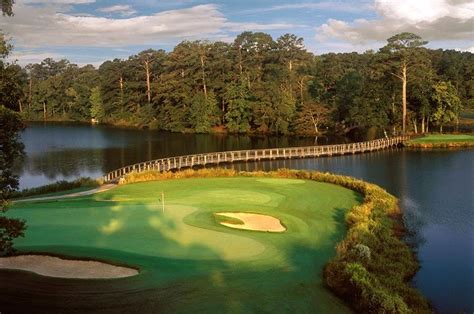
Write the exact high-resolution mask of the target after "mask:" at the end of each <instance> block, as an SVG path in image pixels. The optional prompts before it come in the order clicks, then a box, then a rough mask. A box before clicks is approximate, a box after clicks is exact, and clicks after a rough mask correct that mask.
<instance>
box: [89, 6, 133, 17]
mask: <svg viewBox="0 0 474 314" xmlns="http://www.w3.org/2000/svg"><path fill="white" fill-rule="evenodd" d="M97 11H99V12H102V13H111V14H120V15H121V16H131V15H134V14H135V13H137V11H136V10H135V9H133V8H132V7H131V6H130V5H128V4H127V5H113V6H111V7H105V8H100V9H97Z"/></svg>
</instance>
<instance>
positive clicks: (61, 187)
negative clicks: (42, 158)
mask: <svg viewBox="0 0 474 314" xmlns="http://www.w3.org/2000/svg"><path fill="white" fill-rule="evenodd" d="M100 185H101V183H100V181H98V180H95V179H91V178H79V179H77V180H74V181H64V180H63V181H58V182H55V183H52V184H47V185H43V186H40V187H37V188H31V189H24V190H21V191H18V192H15V193H14V194H13V198H14V199H20V198H28V197H32V196H37V195H41V196H56V195H63V194H67V193H75V192H82V191H86V190H88V189H92V188H95V187H98V186H100Z"/></svg>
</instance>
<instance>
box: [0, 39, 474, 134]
mask: <svg viewBox="0 0 474 314" xmlns="http://www.w3.org/2000/svg"><path fill="white" fill-rule="evenodd" d="M2 42H3V44H2V48H1V49H2V50H1V51H0V53H1V54H2V56H3V57H4V56H6V54H8V52H9V50H10V48H11V47H9V46H8V45H7V44H6V43H5V42H4V41H3V40H2ZM426 43H427V42H425V41H423V40H422V39H421V38H420V37H418V36H416V35H414V34H411V33H402V34H398V35H395V36H393V37H391V38H389V39H388V40H387V44H386V46H384V47H381V48H380V49H379V51H376V52H375V51H367V52H365V53H362V54H361V53H338V54H336V53H329V54H324V55H314V54H312V53H310V52H308V51H307V50H306V49H305V47H304V43H303V39H302V38H298V37H297V36H295V35H292V34H286V35H283V36H281V37H279V38H278V39H276V40H274V39H273V38H272V37H271V36H270V35H268V34H265V33H261V32H244V33H242V34H240V35H238V36H237V37H236V38H235V40H234V42H233V43H226V42H207V41H183V42H181V43H180V44H178V45H177V46H176V47H175V48H174V49H173V50H172V51H170V52H166V51H164V50H152V49H149V50H145V51H142V52H140V53H138V54H137V55H133V56H130V57H129V58H128V59H127V60H120V59H114V60H111V61H106V62H104V63H103V64H102V65H100V67H99V68H98V69H96V68H94V67H93V66H92V65H86V66H83V67H79V66H77V65H76V64H72V63H70V62H69V61H68V60H64V59H63V60H59V61H56V60H53V59H50V58H48V59H45V60H44V61H42V62H41V63H37V64H29V65H27V66H25V67H20V66H19V65H17V64H15V63H9V62H7V61H5V60H6V59H4V58H2V60H3V61H2V64H1V65H0V66H1V69H0V76H1V78H0V79H1V85H0V97H1V99H2V101H3V103H4V104H5V105H6V106H7V107H9V108H11V109H14V110H16V111H19V112H21V113H22V115H23V116H24V117H25V118H26V119H27V120H77V121H91V120H95V121H99V122H100V123H109V124H114V125H127V126H137V127H148V128H153V129H161V130H168V131H176V132H236V133H237V132H238V133H279V134H288V133H298V134H315V133H316V134H317V133H321V132H325V131H327V130H329V131H334V132H347V131H350V130H352V129H355V128H362V129H367V128H373V127H374V128H377V129H379V130H385V131H386V133H387V134H394V133H401V132H405V131H407V132H416V133H419V132H426V131H428V130H432V128H433V127H436V130H439V128H442V126H443V125H448V124H455V123H456V122H457V121H458V119H459V113H460V112H461V110H462V109H463V108H473V107H474V101H473V98H474V97H473V96H474V54H472V53H469V52H459V51H454V50H442V49H438V50H432V49H427V48H425V45H426Z"/></svg>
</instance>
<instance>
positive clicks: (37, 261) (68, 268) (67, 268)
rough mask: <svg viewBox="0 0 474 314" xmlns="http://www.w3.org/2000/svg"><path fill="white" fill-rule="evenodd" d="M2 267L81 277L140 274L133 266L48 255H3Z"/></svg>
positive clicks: (54, 275)
mask: <svg viewBox="0 0 474 314" xmlns="http://www.w3.org/2000/svg"><path fill="white" fill-rule="evenodd" d="M0 269H20V270H27V271H31V272H34V273H37V274H39V275H43V276H49V277H59V278H80V279H109V278H123V277H130V276H135V275H137V274H138V271H137V270H136V269H133V268H127V267H121V266H115V265H110V264H106V263H102V262H97V261H79V260H69V259H62V258H59V257H53V256H47V255H19V256H10V257H1V258H0Z"/></svg>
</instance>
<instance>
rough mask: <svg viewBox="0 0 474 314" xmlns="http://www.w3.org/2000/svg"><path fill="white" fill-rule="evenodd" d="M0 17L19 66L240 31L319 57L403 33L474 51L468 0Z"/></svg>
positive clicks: (89, 8)
mask: <svg viewBox="0 0 474 314" xmlns="http://www.w3.org/2000/svg"><path fill="white" fill-rule="evenodd" d="M14 12H15V16H14V17H1V18H0V29H1V30H2V31H3V32H5V33H7V35H8V36H10V37H11V38H12V42H13V44H14V45H15V50H14V53H13V55H12V59H15V60H17V61H18V63H20V64H27V63H29V62H38V61H41V60H42V59H44V58H46V57H53V58H55V59H59V58H68V59H69V60H71V61H72V62H74V63H78V64H81V65H82V64H87V63H91V64H94V65H96V66H97V65H99V64H100V63H101V62H103V61H105V60H107V59H112V58H127V57H128V56H129V55H132V54H135V53H137V52H139V51H141V50H143V49H147V48H162V49H165V50H170V49H172V48H173V46H174V45H176V44H177V43H178V42H180V41H182V40H185V39H189V40H194V39H202V40H211V41H215V40H223V41H232V40H233V38H234V37H235V36H236V35H237V34H239V33H241V32H242V31H262V32H266V33H269V34H271V35H272V36H273V37H274V38H277V37H278V36H280V35H282V34H285V33H294V34H296V35H298V36H301V37H303V38H304V40H305V45H306V48H307V49H308V50H310V51H312V52H314V53H316V54H321V53H326V52H330V51H333V52H350V51H359V52H362V51H365V50H367V49H378V48H380V47H381V46H383V45H384V43H385V40H386V38H388V37H390V36H392V35H394V34H396V33H399V32H403V31H410V32H414V33H418V34H419V35H421V36H422V37H423V38H425V39H427V40H429V41H430V44H429V45H430V47H432V48H449V49H459V50H468V51H471V52H473V51H474V43H473V39H474V38H473V25H474V2H472V1H470V0H416V1H415V0H356V1H347V0H318V1H316V0H313V1H311V0H294V1H291V0H277V1H270V0H238V1H230V0H218V1H213V0H208V1H202V0H161V1H151V0H137V1H120V0H104V1H101V0H48V1H47V0H17V1H16V4H15V7H14Z"/></svg>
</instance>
